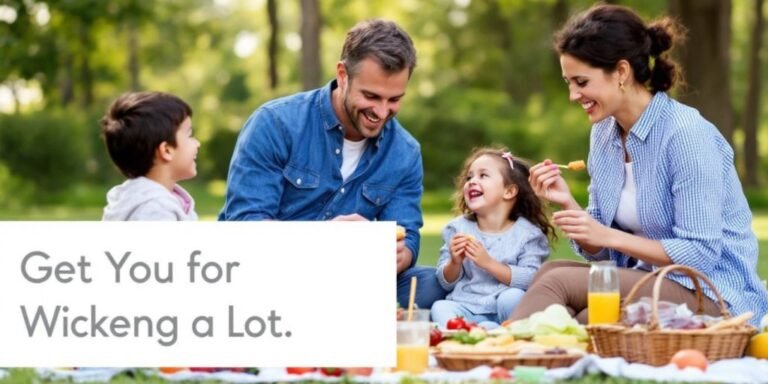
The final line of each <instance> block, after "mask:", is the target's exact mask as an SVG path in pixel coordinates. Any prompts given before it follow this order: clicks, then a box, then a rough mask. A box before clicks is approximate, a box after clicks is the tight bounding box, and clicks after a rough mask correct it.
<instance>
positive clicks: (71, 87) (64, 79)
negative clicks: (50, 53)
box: [59, 52, 75, 106]
mask: <svg viewBox="0 0 768 384" xmlns="http://www.w3.org/2000/svg"><path fill="white" fill-rule="evenodd" d="M74 72H75V65H74V62H73V59H72V53H71V52H66V53H64V59H63V65H62V69H61V72H60V75H59V76H60V80H59V92H60V93H61V105H62V106H67V105H69V103H71V102H72V101H73V100H74V99H75V84H74V81H73V80H72V79H74V77H75V76H74Z"/></svg>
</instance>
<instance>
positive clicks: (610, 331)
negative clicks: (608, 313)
mask: <svg viewBox="0 0 768 384" xmlns="http://www.w3.org/2000/svg"><path fill="white" fill-rule="evenodd" d="M672 271H681V272H683V273H685V274H686V275H688V277H690V278H691V280H692V281H693V284H694V287H695V292H696V298H697V301H698V309H697V313H702V311H703V301H702V300H703V293H702V288H701V283H700V282H699V280H701V281H704V282H705V283H706V284H707V285H708V286H709V287H710V288H711V289H712V291H713V292H714V293H715V295H716V296H717V300H718V302H719V304H720V313H721V315H722V316H723V320H724V321H722V322H721V323H720V324H719V325H714V326H711V327H709V328H704V329H694V330H677V329H661V328H660V327H659V313H658V304H659V293H660V291H661V284H662V282H663V281H664V278H665V276H666V275H667V274H668V273H670V272H672ZM654 277H655V279H656V280H655V282H654V285H653V296H652V299H651V322H650V324H648V327H647V329H646V328H630V327H626V326H624V325H622V324H605V325H603V324H601V325H588V326H587V332H588V333H589V335H590V339H591V341H592V344H593V347H594V348H595V352H596V353H597V354H598V355H600V356H602V357H623V358H624V359H626V360H627V361H629V362H639V363H645V364H649V365H654V366H661V365H665V364H667V363H669V360H670V358H671V357H672V355H673V354H675V352H677V351H679V350H681V349H696V350H699V351H701V352H702V353H704V355H705V356H707V359H708V360H709V361H715V360H721V359H728V358H738V357H742V356H743V355H744V349H745V348H746V346H747V343H748V342H749V339H750V337H751V336H752V335H753V334H755V333H756V332H757V330H756V329H755V328H754V327H753V326H751V325H749V324H745V322H738V323H737V324H735V325H733V326H730V327H725V326H726V325H727V324H728V323H733V321H730V322H729V321H726V320H728V319H731V314H730V312H728V308H727V307H726V304H725V301H723V298H722V297H721V296H720V292H718V291H717V288H716V287H715V286H714V284H712V282H711V281H710V280H709V279H708V278H707V277H706V276H704V275H702V274H701V273H700V272H698V271H696V270H695V269H693V268H689V267H686V266H683V265H669V266H666V267H664V268H661V269H658V270H656V271H655V272H653V273H650V274H648V275H647V276H645V277H643V278H642V279H641V280H640V281H638V282H637V284H635V286H634V287H632V290H631V291H630V292H629V294H627V297H626V299H624V300H623V301H622V305H621V316H622V318H624V317H626V306H627V304H629V303H631V302H632V299H633V298H634V296H635V294H636V293H637V291H638V290H639V289H640V287H641V286H643V285H644V284H646V283H647V282H649V281H651V280H652V279H653V278H654ZM731 320H738V319H731Z"/></svg>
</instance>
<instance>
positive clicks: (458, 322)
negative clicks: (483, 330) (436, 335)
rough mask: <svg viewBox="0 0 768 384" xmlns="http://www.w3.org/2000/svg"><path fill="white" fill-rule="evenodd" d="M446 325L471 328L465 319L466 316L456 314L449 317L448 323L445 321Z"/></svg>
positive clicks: (449, 327)
mask: <svg viewBox="0 0 768 384" xmlns="http://www.w3.org/2000/svg"><path fill="white" fill-rule="evenodd" d="M445 327H446V328H448V329H466V330H467V331H468V330H469V328H467V323H466V322H465V321H464V318H463V317H461V316H456V317H454V318H452V319H449V320H448V322H447V323H445Z"/></svg>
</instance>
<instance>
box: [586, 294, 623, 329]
mask: <svg viewBox="0 0 768 384" xmlns="http://www.w3.org/2000/svg"><path fill="white" fill-rule="evenodd" d="M587 315H588V316H589V324H610V323H617V322H618V321H619V293H618V292H590V293H589V294H588V296H587Z"/></svg>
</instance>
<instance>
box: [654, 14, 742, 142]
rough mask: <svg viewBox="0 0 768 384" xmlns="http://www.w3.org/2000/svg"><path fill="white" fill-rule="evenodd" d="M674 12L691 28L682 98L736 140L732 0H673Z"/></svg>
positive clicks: (685, 51) (683, 58)
mask: <svg viewBox="0 0 768 384" xmlns="http://www.w3.org/2000/svg"><path fill="white" fill-rule="evenodd" d="M669 6H670V13H671V14H672V15H675V16H677V17H678V18H679V19H680V21H681V22H682V24H683V25H684V26H685V27H687V28H688V41H687V42H686V44H685V47H684V48H683V49H682V50H681V56H680V59H681V64H682V67H683V69H684V73H686V79H687V82H688V89H687V91H686V92H683V94H682V95H680V99H681V100H682V101H683V102H685V103H687V104H689V105H691V106H693V107H694V108H696V109H698V110H699V112H700V113H701V114H702V115H703V116H704V117H705V118H707V119H708V120H709V121H711V122H712V123H713V124H715V126H717V128H718V129H720V132H722V134H723V136H725V138H726V140H728V142H729V143H731V144H733V106H732V105H731V93H730V89H731V81H730V41H731V1H730V0H695V1H690V0H669Z"/></svg>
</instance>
